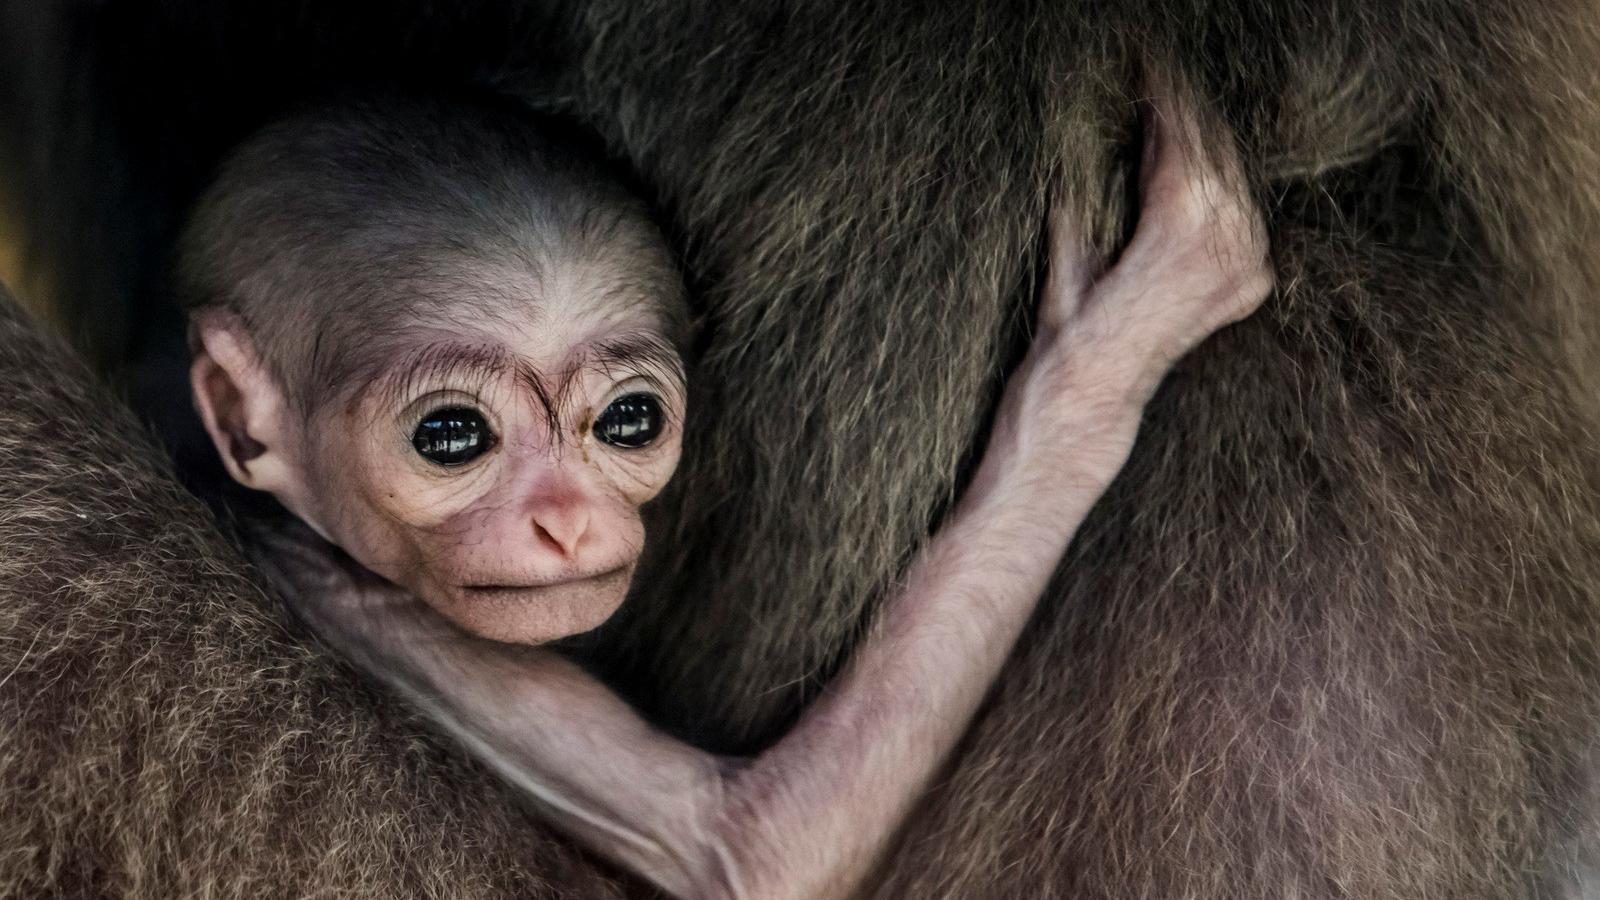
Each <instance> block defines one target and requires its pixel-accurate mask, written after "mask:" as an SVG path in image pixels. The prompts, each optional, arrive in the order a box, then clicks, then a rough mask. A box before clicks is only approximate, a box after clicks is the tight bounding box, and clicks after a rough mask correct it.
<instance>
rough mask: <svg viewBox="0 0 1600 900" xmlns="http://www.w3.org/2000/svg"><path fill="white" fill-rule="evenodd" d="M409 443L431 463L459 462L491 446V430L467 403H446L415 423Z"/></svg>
mask: <svg viewBox="0 0 1600 900" xmlns="http://www.w3.org/2000/svg"><path fill="white" fill-rule="evenodd" d="M411 446H413V447H415V448H416V450H417V453H418V454H419V455H420V456H421V457H422V458H423V459H425V460H427V461H428V462H431V463H433V464H434V465H439V466H460V465H465V464H467V463H469V462H472V461H473V460H475V459H477V458H478V457H480V456H482V455H483V454H485V453H487V452H488V451H489V449H490V448H491V447H493V446H494V432H493V431H490V430H489V423H488V422H486V421H484V418H483V413H480V412H478V411H477V410H475V409H472V408H471V407H467V406H447V407H445V408H444V409H437V410H434V411H433V412H431V413H428V414H427V415H426V416H424V417H423V419H422V421H421V422H419V423H417V430H416V431H414V432H412V433H411Z"/></svg>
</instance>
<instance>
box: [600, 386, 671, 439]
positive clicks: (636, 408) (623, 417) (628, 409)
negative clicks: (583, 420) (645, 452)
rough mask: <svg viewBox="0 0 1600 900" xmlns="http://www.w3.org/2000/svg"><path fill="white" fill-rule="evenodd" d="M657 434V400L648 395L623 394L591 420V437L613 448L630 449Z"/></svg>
mask: <svg viewBox="0 0 1600 900" xmlns="http://www.w3.org/2000/svg"><path fill="white" fill-rule="evenodd" d="M660 434H661V401H660V400H657V399H656V398H655V397H654V396H652V395H650V394H627V395H625V396H622V397H618V398H617V399H615V400H613V401H611V405H610V406H607V407H606V408H605V410H604V411H603V412H601V413H600V416H599V418H597V419H595V420H594V436H595V437H597V438H599V439H600V440H601V441H604V442H605V443H607V444H610V445H611V446H613V447H621V448H623V449H625V450H633V449H636V448H639V447H643V446H645V445H646V444H648V443H650V442H651V441H653V440H655V439H656V437H657V436H658V435H660Z"/></svg>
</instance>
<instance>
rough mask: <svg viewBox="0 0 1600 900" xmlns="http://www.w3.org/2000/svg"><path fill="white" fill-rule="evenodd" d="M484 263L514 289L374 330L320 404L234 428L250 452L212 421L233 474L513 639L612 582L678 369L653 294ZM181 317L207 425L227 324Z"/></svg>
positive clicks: (665, 458)
mask: <svg viewBox="0 0 1600 900" xmlns="http://www.w3.org/2000/svg"><path fill="white" fill-rule="evenodd" d="M484 275H485V278H486V279H490V280H492V282H493V283H492V288H493V290H492V291H488V292H485V293H486V294H492V295H493V296H496V297H509V298H526V299H525V301H524V302H519V303H516V304H514V305H511V306H509V307H507V308H495V309H475V307H474V305H473V304H472V303H469V302H463V303H461V304H459V306H452V307H451V311H450V315H449V316H448V318H445V317H439V319H438V320H437V321H432V322H430V321H425V320H419V321H416V322H414V323H405V324H403V325H402V326H401V327H399V328H388V327H386V328H384V329H382V331H385V332H388V333H390V334H391V335H392V336H390V337H387V338H384V339H383V342H382V349H381V352H380V353H378V354H377V356H378V357H379V358H380V359H382V360H383V362H382V364H381V365H379V366H376V367H374V368H373V369H372V371H371V372H370V375H369V376H367V377H363V378H362V379H361V382H360V384H359V385H358V386H356V387H354V388H353V389H352V390H351V392H350V393H349V396H348V397H341V398H340V400H339V402H330V403H323V404H320V405H319V406H318V408H317V409H316V410H315V411H314V412H312V413H311V414H310V415H309V416H301V417H299V418H298V419H297V418H296V416H294V415H292V414H287V413H286V414H284V415H283V416H282V417H281V421H280V422H279V423H278V425H277V427H276V428H275V429H274V427H272V426H271V424H270V423H265V424H259V425H258V426H257V428H256V430H257V431H259V432H264V433H267V434H270V435H271V441H270V442H269V441H264V440H261V439H259V438H252V439H251V440H250V441H247V442H243V443H244V444H245V445H246V446H249V447H250V450H249V451H248V452H247V453H245V454H242V455H243V456H249V455H250V454H251V453H253V454H254V456H253V457H251V458H242V459H241V458H239V457H240V456H241V454H240V453H239V451H238V445H239V443H240V442H233V443H232V444H230V441H229V438H228V435H227V433H226V430H227V429H226V425H224V426H223V427H222V429H221V430H220V431H219V429H217V428H213V429H212V430H213V437H214V438H216V439H217V441H218V447H219V450H221V451H222V452H223V454H224V456H225V457H226V456H228V455H229V453H230V451H231V452H232V453H233V455H234V456H235V458H236V459H237V460H238V464H237V465H236V466H235V465H230V470H235V469H237V470H238V471H235V477H236V478H239V480H240V481H241V482H243V483H245V484H246V485H248V486H251V487H256V488H259V489H262V490H269V491H271V492H272V493H273V494H275V495H276V496H277V497H278V498H279V499H280V500H281V501H282V502H283V503H284V504H285V505H286V506H287V507H288V508H289V509H291V510H292V511H294V512H295V513H296V514H297V515H299V516H300V517H301V518H302V519H304V520H305V521H306V522H307V523H309V524H310V525H312V527H314V528H316V529H317V530H318V531H320V532H322V534H323V535H324V536H325V537H327V538H328V539H329V540H331V541H332V542H333V543H335V544H338V545H339V546H341V547H343V548H344V550H345V551H346V552H348V553H349V554H350V555H351V556H352V557H354V558H355V559H356V560H357V561H358V562H360V563H362V564H363V565H364V566H366V567H367V568H368V569H370V570H372V571H373V572H375V573H377V574H378V575H381V576H383V577H384V578H387V579H389V580H391V581H393V582H395V583H397V584H399V585H401V586H403V587H405V588H407V589H408V590H410V591H412V592H414V593H416V594H417V595H418V596H420V597H421V598H422V599H423V600H424V601H425V602H427V603H428V604H429V605H430V606H431V607H432V608H434V609H435V610H437V611H438V612H439V613H440V614H442V615H444V616H445V617H446V618H448V619H450V620H451V621H452V622H454V623H455V624H457V625H458V626H460V627H461V628H463V629H465V630H467V631H469V632H471V633H473V634H476V635H478V636H481V637H485V638H490V639H494V640H500V641H508V642H515V643H527V644H533V643H540V642H544V641H549V640H553V639H556V638H560V637H564V636H567V635H571V634H576V633H579V632H583V631H587V630H590V629H592V628H595V627H596V626H598V625H600V624H601V623H602V622H604V621H605V620H606V619H607V618H609V617H610V616H611V615H612V614H613V613H614V612H615V611H616V610H617V608H618V606H619V605H620V604H621V603H622V601H623V599H624V597H625V596H626V594H627V591H628V586H629V583H630V581H631V579H632V575H633V571H634V567H635V565H636V563H637V561H638V558H639V555H640V552H641V550H642V548H643V545H644V527H643V523H642V521H641V518H640V512H639V508H640V506H641V505H642V504H644V503H645V502H646V501H648V500H650V499H651V498H653V497H655V496H656V494H658V493H659V492H660V491H661V489H662V488H663V487H664V486H665V485H666V483H667V481H668V480H669V479H670V477H671V475H672V472H673V470H674V468H675V467H676V466H677V462H678V457H679V453H680V448H681V446H682V421H683V414H684V404H685V400H686V396H685V389H684V384H683V372H682V364H681V362H680V361H679V358H678V355H677V353H676V351H675V349H674V346H673V344H672V342H671V340H670V338H669V336H668V330H667V322H666V320H665V318H664V315H663V312H662V306H661V303H660V302H659V299H658V298H650V297H647V296H640V295H639V294H638V292H637V291H620V292H619V291H618V290H616V289H615V282H616V279H615V278H608V277H607V273H606V271H605V270H604V269H603V267H600V266H595V265H585V264H582V263H571V264H568V265H564V266H558V267H552V268H551V269H549V270H547V271H545V272H543V273H541V275H540V277H538V278H535V277H533V276H532V275H531V274H528V273H520V272H515V271H513V272H487V271H486V272H485V273H484ZM198 326H199V328H198V330H199V331H200V338H201V343H202V345H203V350H204V351H207V352H202V354H201V356H200V357H199V358H198V359H197V362H196V367H195V371H196V375H195V385H196V395H197V397H198V398H199V400H200V405H201V407H202V413H203V414H204V415H205V417H206V418H207V419H208V425H209V424H210V421H211V420H215V419H225V418H226V416H225V415H224V416H220V417H219V416H216V415H211V414H206V407H207V405H208V402H207V400H206V396H205V395H206V394H207V384H208V370H207V362H208V360H211V361H214V360H216V359H219V358H220V357H221V356H222V355H226V353H227V352H228V350H227V349H226V348H225V347H224V346H223V345H224V344H225V343H227V342H228V341H230V340H235V341H236V340H239V338H240V337H241V336H240V335H236V334H235V335H230V334H227V333H225V332H226V329H228V328H230V327H231V328H235V329H236V326H233V325H230V324H229V323H228V320H226V319H225V318H216V317H213V318H212V319H209V320H208V319H202V320H200V322H199V323H198ZM219 329H220V330H219ZM245 340H247V338H245ZM217 351H220V353H219V352H217ZM213 365H214V362H213ZM212 374H214V373H212ZM212 393H216V392H215V391H212ZM223 401H224V403H225V401H226V398H225V397H224V398H223ZM210 405H211V406H212V407H214V408H219V407H220V406H221V405H223V404H218V403H212V404H210ZM258 418H259V417H258Z"/></svg>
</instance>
